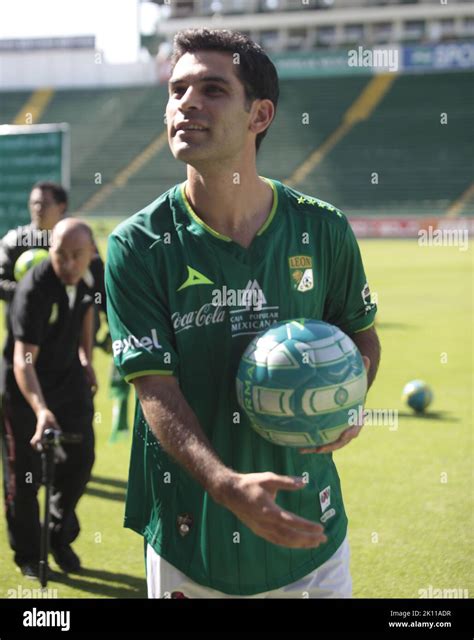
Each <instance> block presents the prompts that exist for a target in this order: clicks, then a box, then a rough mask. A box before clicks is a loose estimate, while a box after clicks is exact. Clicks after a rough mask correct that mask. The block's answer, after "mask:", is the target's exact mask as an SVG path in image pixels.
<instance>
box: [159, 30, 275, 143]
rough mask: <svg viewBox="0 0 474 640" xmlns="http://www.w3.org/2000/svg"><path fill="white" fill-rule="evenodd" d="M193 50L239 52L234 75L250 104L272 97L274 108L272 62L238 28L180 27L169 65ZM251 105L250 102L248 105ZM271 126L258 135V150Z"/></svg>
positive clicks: (256, 141) (273, 68)
mask: <svg viewBox="0 0 474 640" xmlns="http://www.w3.org/2000/svg"><path fill="white" fill-rule="evenodd" d="M196 51H223V52H228V53H232V54H236V53H237V54H238V55H239V64H236V65H235V66H236V72H237V77H238V78H239V80H240V81H241V82H242V84H243V86H244V90H245V97H246V99H247V101H248V102H249V103H251V102H253V101H254V100H258V99H260V100H266V99H268V100H271V101H272V102H273V104H274V106H275V111H276V108H277V104H278V97H279V95H280V89H279V83H278V74H277V70H276V69H275V65H274V64H273V62H272V61H271V60H270V58H269V57H268V56H267V54H266V53H265V51H264V50H263V49H262V47H260V45H258V44H256V43H255V42H253V40H251V39H250V38H249V37H247V36H246V35H244V34H243V33H239V32H238V31H228V30H227V29H183V30H182V31H179V32H178V33H177V34H176V35H175V37H174V41H173V54H172V56H171V65H172V68H173V69H174V67H175V65H176V63H177V62H178V60H179V59H180V58H181V56H183V55H184V54H185V53H195V52H196ZM249 106H250V104H249ZM269 128H270V125H269V126H268V127H267V128H266V129H265V131H262V132H261V133H259V134H258V135H257V138H256V140H255V145H256V148H257V151H258V149H259V147H260V144H261V142H262V140H263V138H264V137H265V136H266V134H267V131H268V129H269Z"/></svg>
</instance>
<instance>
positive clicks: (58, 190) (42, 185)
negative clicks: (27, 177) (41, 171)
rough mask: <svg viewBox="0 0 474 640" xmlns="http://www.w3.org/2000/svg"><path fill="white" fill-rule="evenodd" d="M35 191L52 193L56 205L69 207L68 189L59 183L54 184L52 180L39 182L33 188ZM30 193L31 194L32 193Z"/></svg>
mask: <svg viewBox="0 0 474 640" xmlns="http://www.w3.org/2000/svg"><path fill="white" fill-rule="evenodd" d="M33 189H41V191H51V193H52V194H53V198H54V201H55V203H56V204H65V205H66V207H67V204H68V197H67V191H66V189H65V188H64V187H63V186H62V185H60V184H59V183H58V182H52V181H51V180H42V181H41V182H37V183H36V184H34V185H33V186H32V187H31V191H33ZM31 191H30V193H31Z"/></svg>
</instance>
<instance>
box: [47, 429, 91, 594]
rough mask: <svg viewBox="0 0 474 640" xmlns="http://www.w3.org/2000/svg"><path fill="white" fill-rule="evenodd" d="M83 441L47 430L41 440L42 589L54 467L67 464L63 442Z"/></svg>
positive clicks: (54, 430) (76, 435)
mask: <svg viewBox="0 0 474 640" xmlns="http://www.w3.org/2000/svg"><path fill="white" fill-rule="evenodd" d="M81 439H82V436H81V435H80V434H67V435H66V434H64V433H62V432H61V431H58V430H56V429H46V430H45V431H44V433H43V437H42V438H41V482H42V484H43V485H44V487H45V492H46V494H45V501H44V519H43V526H42V529H41V543H40V562H39V581H40V584H41V586H42V587H46V585H47V584H48V554H49V542H50V541H49V534H50V525H51V512H50V508H51V494H52V489H53V481H54V465H55V463H56V462H65V460H66V458H67V456H66V453H65V451H64V449H63V448H62V446H61V443H62V442H65V443H70V444H77V443H78V442H80V441H81Z"/></svg>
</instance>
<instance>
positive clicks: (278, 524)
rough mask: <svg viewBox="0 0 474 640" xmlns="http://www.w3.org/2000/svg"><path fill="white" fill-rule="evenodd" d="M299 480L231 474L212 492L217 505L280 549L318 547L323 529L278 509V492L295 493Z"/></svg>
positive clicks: (302, 482) (324, 537) (323, 540)
mask: <svg viewBox="0 0 474 640" xmlns="http://www.w3.org/2000/svg"><path fill="white" fill-rule="evenodd" d="M304 486H305V483H304V481H303V480H302V479H301V478H292V477H290V476H280V475H277V474H276V473H271V472H265V473H247V474H239V473H232V474H229V475H228V476H227V475H226V477H225V479H223V480H222V481H221V482H219V486H218V488H217V489H216V491H215V492H214V491H213V492H212V493H213V497H214V498H215V500H216V502H219V503H220V504H222V505H223V506H225V507H227V508H228V509H229V510H230V511H232V512H233V513H234V514H235V515H236V516H237V517H238V518H239V519H240V520H241V521H242V522H243V523H244V524H245V525H246V526H247V527H248V528H249V529H251V530H252V531H253V532H254V533H255V534H256V535H258V536H260V537H262V538H264V539H265V540H268V541H269V542H272V543H273V544H278V545H281V546H283V547H292V548H295V549H302V548H314V547H319V545H320V544H323V543H324V542H326V540H327V538H326V536H325V535H324V528H323V527H322V526H321V525H320V524H318V523H316V522H311V520H306V519H305V518H300V517H299V516H297V515H296V514H294V513H292V512H291V511H286V510H285V509H282V508H281V507H279V506H278V505H277V504H276V502H275V499H276V495H277V493H278V491H298V490H299V489H302V488H303V487H304Z"/></svg>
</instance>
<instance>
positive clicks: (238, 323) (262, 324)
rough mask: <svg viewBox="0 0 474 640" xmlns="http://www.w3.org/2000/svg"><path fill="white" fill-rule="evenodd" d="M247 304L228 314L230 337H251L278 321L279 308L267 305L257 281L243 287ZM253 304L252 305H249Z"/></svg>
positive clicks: (251, 281)
mask: <svg viewBox="0 0 474 640" xmlns="http://www.w3.org/2000/svg"><path fill="white" fill-rule="evenodd" d="M245 291H246V292H247V293H246V301H245V302H247V304H245V306H244V305H242V306H241V307H240V309H232V311H230V312H229V318H230V328H231V333H232V337H233V338H235V337H236V336H247V335H248V336H251V335H255V334H257V333H260V331H264V330H265V329H268V328H269V327H271V326H272V325H273V324H275V322H278V319H279V307H271V306H268V305H267V299H266V297H265V294H264V293H263V289H262V287H261V286H260V285H259V283H258V281H257V280H249V281H248V283H247V286H246V287H245ZM251 302H253V303H254V304H253V305H252V304H250V303H251Z"/></svg>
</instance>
